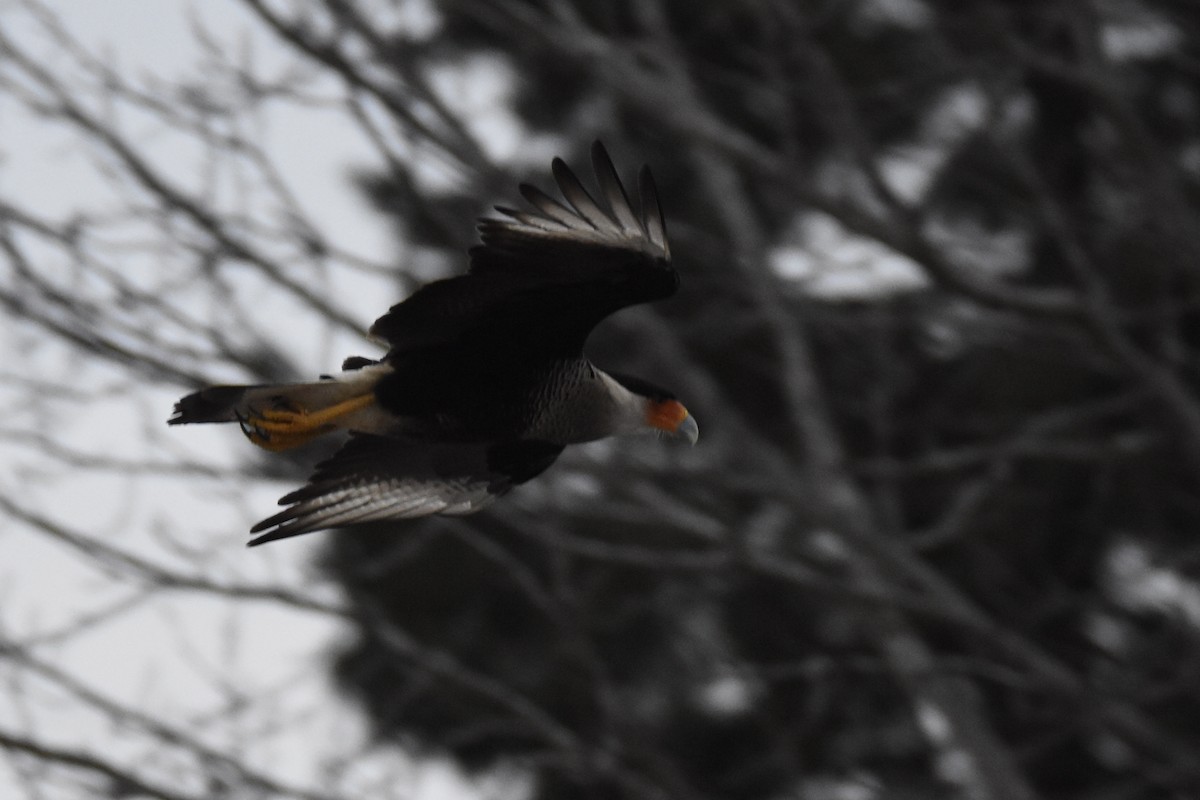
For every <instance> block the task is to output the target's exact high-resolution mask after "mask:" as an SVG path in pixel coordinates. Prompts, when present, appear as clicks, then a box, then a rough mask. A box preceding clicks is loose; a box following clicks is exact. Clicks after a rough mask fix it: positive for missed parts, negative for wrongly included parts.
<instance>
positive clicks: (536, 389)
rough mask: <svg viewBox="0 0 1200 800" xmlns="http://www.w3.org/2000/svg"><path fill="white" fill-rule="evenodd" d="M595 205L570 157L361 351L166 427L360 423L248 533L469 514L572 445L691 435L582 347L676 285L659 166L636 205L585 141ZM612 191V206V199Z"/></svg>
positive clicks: (197, 406)
mask: <svg viewBox="0 0 1200 800" xmlns="http://www.w3.org/2000/svg"><path fill="white" fill-rule="evenodd" d="M592 164H593V167H594V169H595V172H596V179H597V182H598V185H599V189H600V194H599V196H600V198H601V201H600V202H597V200H596V199H594V198H593V197H592V196H591V195H590V194H589V193H588V191H587V190H586V189H585V188H584V187H583V184H582V183H581V182H580V181H579V179H578V178H577V177H576V176H575V174H574V173H573V172H571V170H570V168H568V167H567V165H566V164H565V163H564V162H563V161H562V159H558V158H556V159H554V161H553V163H552V170H553V173H554V178H555V181H556V182H557V183H558V188H559V190H560V191H561V193H562V196H563V199H564V200H565V201H566V202H565V203H564V202H561V201H559V200H555V199H554V198H552V197H551V196H550V195H548V194H546V193H545V192H543V191H541V190H540V189H537V188H535V187H533V186H530V185H528V184H522V185H521V187H520V191H521V194H522V195H523V196H524V197H525V199H526V200H527V201H528V202H529V205H530V206H531V208H530V209H529V210H524V211H520V210H514V209H510V208H503V207H497V209H496V210H497V211H499V212H500V213H501V214H503V215H504V218H502V219H499V218H484V219H482V220H480V222H479V231H480V238H481V240H482V244H480V245H478V246H476V247H474V248H472V249H471V251H470V267H469V268H468V270H467V273H466V274H465V275H460V276H457V277H453V278H446V279H444V280H439V281H434V282H433V283H430V284H427V285H425V286H424V287H422V288H421V289H419V290H418V291H416V292H414V293H413V294H412V296H410V297H409V298H408V299H406V300H404V301H403V302H401V303H398V304H397V305H394V306H392V308H391V309H389V310H388V312H387V313H386V314H384V315H383V316H382V317H380V318H379V319H377V320H376V321H375V324H374V325H372V326H371V329H370V331H369V335H370V336H371V337H372V338H373V339H376V340H379V341H382V342H383V343H384V344H386V345H387V346H388V348H389V349H388V351H387V354H386V355H384V356H383V358H381V359H379V360H372V359H369V358H363V357H359V356H354V357H351V358H348V359H346V361H345V362H344V363H343V364H342V371H341V372H340V373H338V374H336V375H332V376H323V377H322V379H321V380H319V381H315V382H311V383H289V384H273V385H261V384H260V385H254V386H213V387H210V388H207V389H202V390H201V391H198V392H195V393H194V394H190V395H188V396H187V397H184V398H183V399H182V400H180V401H179V402H178V403H176V404H175V412H174V415H173V416H172V417H171V419H170V420H169V421H168V422H169V424H171V425H181V424H187V423H193V422H237V423H238V424H239V425H240V426H241V429H242V432H243V433H244V434H245V435H246V436H247V438H249V439H250V441H251V442H253V443H254V444H256V445H258V446H260V447H263V448H266V449H267V450H273V451H280V450H287V449H289V448H292V447H296V446H298V445H301V444H304V443H306V442H308V441H310V440H312V439H314V438H316V437H318V436H322V435H325V434H328V433H333V432H335V431H349V434H350V437H349V439H348V440H347V441H346V442H345V444H343V445H342V447H341V449H339V450H338V451H336V452H335V453H334V455H333V456H331V457H330V458H329V459H328V460H326V461H323V462H322V463H320V464H318V465H317V467H316V470H315V472H314V473H313V475H312V476H311V477H310V478H309V480H308V483H307V484H305V485H304V486H303V487H301V488H300V489H297V490H296V491H294V492H291V493H289V494H287V495H285V496H284V497H283V498H281V499H280V501H279V504H280V505H282V506H286V508H284V509H283V510H282V511H280V512H279V513H277V514H275V515H273V516H270V517H268V518H267V519H264V520H263V521H262V522H259V523H258V524H257V525H255V526H254V527H253V528H251V531H250V532H251V533H252V534H259V535H258V536H257V537H256V538H254V539H252V540H251V541H250V545H252V546H253V545H258V544H263V543H265V542H270V541H274V540H276V539H284V538H287V537H289V536H296V535H298V534H301V533H308V532H309V531H316V530H323V529H327V528H334V527H345V526H348V525H352V524H355V523H360V522H368V521H372V520H385V519H406V518H412V517H422V516H426V515H429V514H452V515H461V514H470V513H473V512H475V511H478V510H479V509H481V508H483V507H484V506H486V505H487V504H488V503H490V502H491V501H492V500H494V499H495V498H497V497H499V496H500V495H502V494H504V493H506V492H507V491H509V490H510V489H511V488H512V487H514V486H516V485H518V484H520V483H524V482H525V481H528V480H530V479H531V478H533V477H535V476H537V475H538V474H540V473H541V472H542V471H544V470H545V469H546V468H547V467H549V466H550V465H551V464H552V463H553V462H554V460H555V459H556V458H557V457H558V455H559V454H560V453H561V452H562V451H563V448H565V447H566V446H567V445H570V444H577V443H580V442H589V441H593V440H596V439H603V438H605V437H608V436H615V435H618V434H625V433H634V432H639V431H652V432H658V433H659V434H660V435H668V436H673V437H680V438H684V439H687V440H688V441H689V442H691V443H693V444H694V443H695V442H696V438H697V436H698V435H699V431H698V428H697V426H696V422H695V421H694V420H693V419H692V417H691V416H690V415H689V414H688V411H687V409H686V408H684V407H683V405H682V404H681V403H680V402H679V401H678V400H677V399H676V398H675V396H674V395H673V394H671V393H670V392H668V391H667V390H665V389H661V388H659V387H658V386H655V385H654V384H652V383H650V382H649V381H646V380H643V379H641V378H635V377H632V376H629V375H624V374H622V373H619V372H609V371H605V370H602V369H600V368H599V367H597V366H596V365H594V364H593V363H592V362H591V361H589V360H588V358H587V357H586V356H585V355H584V354H583V346H584V342H585V341H586V340H587V337H588V335H589V334H590V333H591V331H592V329H593V328H594V327H595V326H596V325H597V323H599V322H600V321H601V320H603V319H604V318H605V317H607V316H608V315H609V314H612V313H613V312H614V311H617V310H619V309H622V308H625V307H626V306H631V305H636V304H638V303H648V302H651V301H654V300H661V299H663V298H666V297H669V296H670V295H672V294H674V293H675V289H676V287H677V286H678V284H679V275H678V273H677V272H676V271H675V268H674V267H673V266H671V254H670V248H669V246H668V244H667V229H666V223H665V221H664V218H663V212H662V207H661V205H660V204H659V200H658V192H657V190H656V189H655V186H654V179H653V178H652V177H651V175H650V170H649V169H648V168H646V167H643V168H642V171H641V173H640V174H639V176H638V194H639V195H640V198H639V202H638V203H637V206H636V207H635V205H634V204H633V203H631V202H630V200H629V197H628V195H626V193H625V189H624V187H623V186H622V185H621V181H620V179H619V178H618V177H617V172H616V169H615V168H614V167H613V164H612V160H611V159H610V158H609V156H608V153H607V151H606V150H605V149H604V146H603V145H602V144H600V143H599V142H596V143H595V144H593V145H592ZM605 206H607V208H606V207H605Z"/></svg>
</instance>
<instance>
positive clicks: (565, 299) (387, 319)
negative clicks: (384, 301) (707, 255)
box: [371, 142, 679, 352]
mask: <svg viewBox="0 0 1200 800" xmlns="http://www.w3.org/2000/svg"><path fill="white" fill-rule="evenodd" d="M592 163H593V167H594V169H595V171H596V179H597V183H598V185H599V187H600V196H601V197H602V199H603V203H604V205H601V203H599V202H597V201H596V200H595V199H594V198H593V197H592V195H591V194H589V193H588V191H587V190H586V189H585V188H584V187H583V184H582V183H580V181H579V179H578V178H577V177H576V176H575V174H574V173H573V172H571V170H570V168H568V167H567V165H566V164H565V163H564V162H563V161H562V159H558V158H556V159H554V162H553V165H552V169H553V172H554V177H555V180H556V181H557V183H558V187H559V190H560V191H561V192H562V196H563V201H559V200H555V199H554V198H553V197H551V196H550V195H548V194H546V193H545V192H543V191H541V190H540V189H537V188H535V187H533V186H530V185H528V184H522V185H521V187H520V190H521V194H522V195H523V196H524V197H525V199H526V200H528V201H529V203H530V205H531V206H532V209H531V210H528V211H519V210H514V209H509V208H502V207H497V210H498V211H499V212H500V213H501V214H503V215H505V217H506V218H504V219H491V218H485V219H483V220H481V221H480V224H479V231H480V236H481V239H482V241H483V244H482V245H480V246H478V247H475V248H472V250H471V266H470V269H469V271H468V273H467V274H466V275H463V276H461V277H457V278H449V279H446V280H442V281H436V282H434V283H432V284H429V285H428V286H426V287H424V288H423V289H421V290H419V291H417V292H416V293H414V294H413V295H412V296H411V297H409V298H408V299H407V300H405V301H404V302H402V303H400V304H398V305H395V306H393V307H392V308H391V309H390V310H389V311H388V313H387V314H385V315H384V316H382V317H380V318H379V319H378V320H376V322H375V324H374V325H373V326H372V327H371V334H372V335H373V336H375V337H377V338H381V339H383V340H385V341H387V342H388V343H389V344H390V345H391V347H392V350H393V352H404V351H411V350H414V349H420V348H424V347H439V346H445V345H457V344H459V343H460V342H461V341H462V340H463V339H464V338H466V339H468V340H480V339H488V340H494V338H495V337H496V336H497V335H502V336H505V337H509V338H512V339H514V340H515V341H520V342H521V343H522V346H523V347H526V348H528V346H529V343H530V342H536V343H538V344H539V346H544V347H546V348H547V349H549V350H554V351H558V352H578V351H579V350H581V349H582V347H583V342H584V340H585V339H586V338H587V335H588V334H589V333H590V332H591V330H592V328H593V327H595V325H596V323H598V322H600V320H602V319H604V317H606V316H608V315H609V314H611V313H613V312H614V311H617V310H618V309H621V308H624V307H626V306H630V305H635V304H637V303H647V302H651V301H653V300H660V299H662V298H665V297H668V296H670V295H671V294H673V293H674V292H675V289H676V287H677V286H678V284H679V277H678V274H677V273H676V272H675V269H674V267H672V266H671V263H670V259H671V254H670V247H669V245H668V243H667V229H666V222H665V220H664V217H663V212H662V207H661V205H660V204H659V200H658V191H657V189H656V188H655V185H654V179H653V177H652V176H651V175H650V171H649V169H647V168H645V167H643V168H642V171H641V174H640V176H639V181H638V184H639V195H640V201H639V203H638V204H637V206H638V207H637V208H636V209H635V205H634V204H633V203H631V202H630V199H629V196H628V195H627V194H626V193H625V188H624V187H623V186H622V185H621V181H620V179H619V178H618V177H617V172H616V169H615V168H614V167H613V163H612V160H611V159H610V158H609V157H608V152H607V151H606V150H605V149H604V146H603V145H602V144H600V143H599V142H596V143H595V144H594V145H592ZM605 206H607V208H605ZM523 334H531V335H528V336H525V335H523Z"/></svg>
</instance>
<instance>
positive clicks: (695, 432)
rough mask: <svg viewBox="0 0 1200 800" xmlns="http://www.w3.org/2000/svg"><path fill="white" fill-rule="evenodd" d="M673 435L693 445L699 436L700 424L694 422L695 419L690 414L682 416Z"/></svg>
mask: <svg viewBox="0 0 1200 800" xmlns="http://www.w3.org/2000/svg"><path fill="white" fill-rule="evenodd" d="M675 435H676V436H678V437H680V438H682V439H687V440H688V444H690V445H693V446H695V444H696V442H697V440H699V438H700V426H699V425H697V424H696V419H695V417H693V416H692V415H691V414H689V415H688V416H686V417H684V418H683V421H682V422H680V423H679V427H677V428H676V429H675Z"/></svg>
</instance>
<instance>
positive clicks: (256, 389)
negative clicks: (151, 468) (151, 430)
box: [167, 368, 381, 425]
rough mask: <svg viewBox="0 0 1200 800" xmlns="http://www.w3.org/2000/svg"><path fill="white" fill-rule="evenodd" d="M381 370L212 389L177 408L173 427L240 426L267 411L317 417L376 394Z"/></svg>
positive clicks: (190, 396) (173, 415)
mask: <svg viewBox="0 0 1200 800" xmlns="http://www.w3.org/2000/svg"><path fill="white" fill-rule="evenodd" d="M380 376H381V371H380V370H374V371H373V370H370V369H361V368H360V369H357V370H354V371H352V372H344V373H342V374H341V375H337V376H334V377H332V378H327V379H325V380H321V381H316V382H313V383H275V384H254V385H248V386H210V387H209V388H207V389H201V390H200V391H198V392H193V393H192V394H189V395H188V396H187V397H184V398H182V399H181V400H180V401H179V402H178V403H176V404H175V411H174V413H173V414H172V416H171V418H170V419H169V420H167V424H169V425H186V424H190V423H197V422H238V421H241V420H245V419H247V418H249V417H255V416H258V415H259V414H261V413H262V412H264V411H295V412H305V413H314V412H318V411H321V410H322V409H325V408H329V407H331V406H335V405H337V404H339V403H343V402H345V401H346V400H349V399H351V398H353V397H358V396H361V395H363V394H364V393H367V392H370V391H372V389H373V388H374V384H375V383H376V382H377V381H378V380H379V378H380Z"/></svg>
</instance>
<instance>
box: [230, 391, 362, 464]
mask: <svg viewBox="0 0 1200 800" xmlns="http://www.w3.org/2000/svg"><path fill="white" fill-rule="evenodd" d="M374 402H375V395H374V394H371V393H368V394H363V395H359V396H358V397H351V398H350V399H349V400H343V401H342V402H340V403H337V404H336V405H332V406H329V407H328V408H322V409H321V410H320V411H312V412H309V411H304V410H299V411H292V410H286V409H279V408H268V409H263V410H262V411H255V412H253V413H252V414H251V415H250V416H248V417H246V418H245V419H242V420H239V421H240V422H241V425H242V432H243V433H245V434H246V437H247V438H248V439H249V440H250V441H252V442H254V444H256V445H258V446H259V447H262V448H265V449H267V450H274V451H279V450H287V449H290V448H292V447H297V446H299V445H302V444H304V443H305V442H307V441H309V440H310V439H313V438H315V437H316V436H319V435H320V434H322V433H326V432H328V431H330V430H332V429H333V422H334V421H336V420H338V419H340V418H341V417H344V416H346V415H347V414H352V413H354V412H355V411H360V410H362V409H364V408H366V407H367V406H369V405H371V404H372V403H374Z"/></svg>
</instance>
